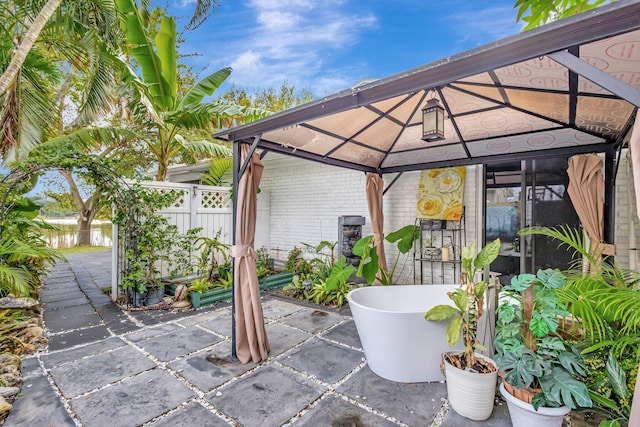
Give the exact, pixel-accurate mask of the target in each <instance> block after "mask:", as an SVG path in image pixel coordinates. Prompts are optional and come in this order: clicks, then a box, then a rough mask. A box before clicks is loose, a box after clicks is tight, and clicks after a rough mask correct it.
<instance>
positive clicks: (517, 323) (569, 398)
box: [495, 269, 592, 427]
mask: <svg viewBox="0 0 640 427" xmlns="http://www.w3.org/2000/svg"><path fill="white" fill-rule="evenodd" d="M565 283H566V279H565V276H564V275H563V274H562V273H561V272H560V271H559V270H552V269H547V270H539V271H538V273H537V274H535V275H533V274H520V275H518V276H515V277H514V278H513V279H512V280H511V286H507V287H505V288H504V289H503V290H502V292H501V294H500V301H501V302H500V305H499V307H498V321H497V325H496V332H497V334H496V341H495V345H496V353H497V354H496V356H495V361H496V363H497V364H498V368H499V369H500V372H501V376H503V383H502V384H501V386H500V392H501V394H502V396H503V397H504V398H505V400H506V401H507V405H508V406H509V412H510V414H511V420H512V422H513V425H514V427H519V426H522V427H524V426H533V425H535V426H558V427H559V426H560V425H562V419H563V417H564V415H566V414H568V413H569V411H570V410H571V409H575V408H578V407H591V405H592V402H591V398H590V397H589V392H588V390H587V387H586V386H585V384H584V383H583V382H582V381H580V379H579V378H580V377H583V376H584V375H585V374H586V368H585V365H584V363H583V361H582V356H581V355H580V353H579V351H578V350H577V349H576V347H575V345H574V344H573V343H571V342H570V341H568V340H567V339H565V338H564V337H563V336H562V335H561V334H559V333H558V332H559V324H560V320H561V319H562V318H563V317H564V316H567V315H569V314H570V313H569V311H567V309H566V307H565V305H564V304H563V302H562V301H561V299H560V297H559V295H558V290H559V289H561V288H563V287H564V285H565Z"/></svg>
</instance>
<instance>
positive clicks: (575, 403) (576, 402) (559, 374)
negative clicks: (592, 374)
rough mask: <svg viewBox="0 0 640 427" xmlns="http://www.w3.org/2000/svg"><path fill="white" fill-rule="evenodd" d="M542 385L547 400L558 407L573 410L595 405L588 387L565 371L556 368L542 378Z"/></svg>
mask: <svg viewBox="0 0 640 427" xmlns="http://www.w3.org/2000/svg"><path fill="white" fill-rule="evenodd" d="M540 385H541V386H542V390H544V393H545V395H546V396H547V399H549V400H551V401H552V402H554V403H556V404H558V405H565V406H568V407H569V408H571V409H576V408H577V407H583V408H590V407H591V406H592V405H593V402H592V401H591V397H589V391H588V390H587V386H585V385H584V383H582V382H580V381H578V380H575V379H573V378H572V377H571V375H569V373H568V372H567V371H565V370H564V369H560V368H554V369H553V370H552V371H551V372H550V373H549V374H547V375H544V376H542V377H541V378H540Z"/></svg>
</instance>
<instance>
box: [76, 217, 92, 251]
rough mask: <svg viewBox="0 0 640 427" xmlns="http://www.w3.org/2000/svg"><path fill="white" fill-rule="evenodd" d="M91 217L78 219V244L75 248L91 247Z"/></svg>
mask: <svg viewBox="0 0 640 427" xmlns="http://www.w3.org/2000/svg"><path fill="white" fill-rule="evenodd" d="M92 221H93V215H87V216H85V215H80V216H79V217H78V243H77V246H91V222H92Z"/></svg>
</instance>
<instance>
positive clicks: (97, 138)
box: [38, 126, 140, 152]
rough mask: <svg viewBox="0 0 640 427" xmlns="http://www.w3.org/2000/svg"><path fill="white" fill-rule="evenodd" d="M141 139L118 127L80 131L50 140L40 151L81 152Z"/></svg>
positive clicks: (39, 148)
mask: <svg viewBox="0 0 640 427" xmlns="http://www.w3.org/2000/svg"><path fill="white" fill-rule="evenodd" d="M139 138H140V137H139V136H138V135H137V134H136V133H135V132H132V131H130V130H128V129H124V128H120V127H117V126H109V127H102V128H84V129H79V130H76V131H74V132H71V133H69V134H68V135H63V136H60V137H57V138H52V139H49V140H48V141H47V142H45V143H43V144H41V145H40V147H38V151H39V152H40V151H41V150H42V151H44V150H48V149H50V148H55V147H59V146H68V147H73V148H76V149H80V150H90V149H92V148H95V147H96V146H97V145H99V144H105V145H110V144H113V143H116V142H120V141H122V140H136V139H139Z"/></svg>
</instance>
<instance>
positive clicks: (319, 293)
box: [306, 256, 356, 307]
mask: <svg viewBox="0 0 640 427" xmlns="http://www.w3.org/2000/svg"><path fill="white" fill-rule="evenodd" d="M354 271H356V268H355V267H354V266H352V265H351V264H347V258H346V257H344V256H343V257H341V258H340V260H339V261H338V262H336V263H335V264H334V266H333V268H332V269H331V274H329V277H328V278H327V280H323V281H320V282H317V283H314V284H313V286H312V288H311V290H310V291H309V292H308V294H307V295H306V296H307V298H308V299H309V300H311V301H313V302H315V303H316V304H323V305H331V304H336V305H337V306H338V307H341V306H342V304H344V302H345V301H346V298H347V294H348V293H349V291H350V290H351V285H350V284H349V283H347V281H348V280H349V277H351V275H352V274H353V273H354Z"/></svg>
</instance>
